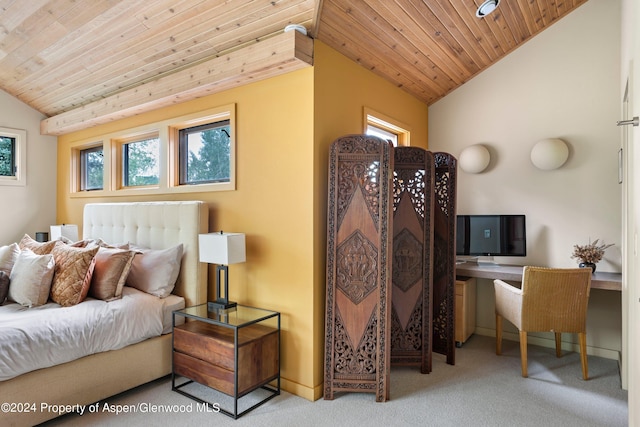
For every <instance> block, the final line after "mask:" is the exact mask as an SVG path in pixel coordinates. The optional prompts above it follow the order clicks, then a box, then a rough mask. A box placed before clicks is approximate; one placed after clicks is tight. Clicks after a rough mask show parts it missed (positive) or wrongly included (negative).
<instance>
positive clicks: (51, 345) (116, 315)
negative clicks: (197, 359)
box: [0, 286, 184, 381]
mask: <svg viewBox="0 0 640 427" xmlns="http://www.w3.org/2000/svg"><path fill="white" fill-rule="evenodd" d="M183 307H184V299H183V298H182V297H177V296H175V295H170V296H169V297H168V298H164V299H160V298H158V297H155V296H153V295H149V294H146V293H144V292H141V291H139V290H137V289H133V288H130V287H127V286H125V288H124V290H123V295H122V299H118V300H115V301H110V302H104V301H100V300H96V299H91V298H88V299H86V300H85V301H84V302H82V303H80V304H78V305H75V306H72V307H61V306H59V305H58V304H55V303H51V302H50V303H47V304H45V305H43V306H40V307H33V308H26V307H22V306H20V305H18V304H5V305H2V306H0V381H4V380H8V379H10V378H13V377H16V376H18V375H21V374H23V373H26V372H29V371H32V370H35V369H40V368H46V367H50V366H53V365H59V364H61V363H65V362H69V361H72V360H75V359H78V358H81V357H84V356H87V355H90V354H94V353H99V352H103V351H108V350H116V349H120V348H123V347H126V346H128V345H130V344H135V343H137V342H140V341H143V340H145V339H147V338H151V337H154V336H159V335H161V334H162V333H166V331H170V330H171V323H170V322H171V311H173V310H176V309H180V308H183ZM167 322H169V324H168V325H167V324H166V323H167Z"/></svg>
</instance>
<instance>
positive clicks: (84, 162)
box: [80, 147, 104, 191]
mask: <svg viewBox="0 0 640 427" xmlns="http://www.w3.org/2000/svg"><path fill="white" fill-rule="evenodd" d="M80 173H81V174H82V179H81V183H80V189H81V190H85V191H86V190H102V183H103V178H102V177H103V174H104V156H103V153H102V147H95V148H89V149H87V150H82V151H80Z"/></svg>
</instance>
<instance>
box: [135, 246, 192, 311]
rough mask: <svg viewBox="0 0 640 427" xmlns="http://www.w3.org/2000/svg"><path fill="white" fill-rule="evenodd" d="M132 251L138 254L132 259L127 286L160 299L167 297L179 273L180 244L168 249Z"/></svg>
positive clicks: (139, 249)
mask: <svg viewBox="0 0 640 427" xmlns="http://www.w3.org/2000/svg"><path fill="white" fill-rule="evenodd" d="M132 249H135V250H137V251H138V252H139V253H136V255H135V256H134V257H133V262H132V263H131V270H129V276H127V285H129V286H131V287H133V288H136V289H138V290H141V291H143V292H146V293H148V294H151V295H155V296H157V297H160V298H166V297H167V296H169V294H171V291H173V287H174V286H175V284H176V280H178V274H179V273H180V261H181V260H182V251H183V246H182V243H181V244H179V245H178V246H174V247H172V248H168V249H145V248H138V247H135V248H134V247H132Z"/></svg>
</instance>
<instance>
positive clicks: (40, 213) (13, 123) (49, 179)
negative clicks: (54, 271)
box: [0, 90, 57, 246]
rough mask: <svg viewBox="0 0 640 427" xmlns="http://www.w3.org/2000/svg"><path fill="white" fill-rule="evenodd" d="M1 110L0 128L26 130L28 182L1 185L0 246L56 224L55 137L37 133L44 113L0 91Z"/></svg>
mask: <svg viewBox="0 0 640 427" xmlns="http://www.w3.org/2000/svg"><path fill="white" fill-rule="evenodd" d="M0 111H1V112H2V113H1V114H0V127H7V128H12V129H23V130H26V131H27V185H26V186H24V187H20V186H0V200H2V209H0V224H2V226H0V246H3V245H6V244H8V243H12V242H15V241H19V240H20V238H22V236H23V235H24V234H25V233H28V234H30V235H31V236H34V237H35V233H36V231H49V226H50V225H51V224H55V221H56V161H57V160H56V158H57V154H56V153H57V138H56V137H52V136H43V135H40V121H41V120H42V119H44V118H45V116H44V115H42V114H40V113H39V112H37V111H36V110H34V109H32V108H31V107H29V106H27V105H26V104H24V103H23V102H21V101H19V100H18V99H16V98H14V97H13V96H11V95H9V94H8V93H6V92H4V91H2V90H0Z"/></svg>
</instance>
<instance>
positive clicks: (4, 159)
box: [0, 136, 17, 176]
mask: <svg viewBox="0 0 640 427" xmlns="http://www.w3.org/2000/svg"><path fill="white" fill-rule="evenodd" d="M16 171H17V168H16V138H13V137H10V136H0V176H16Z"/></svg>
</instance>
